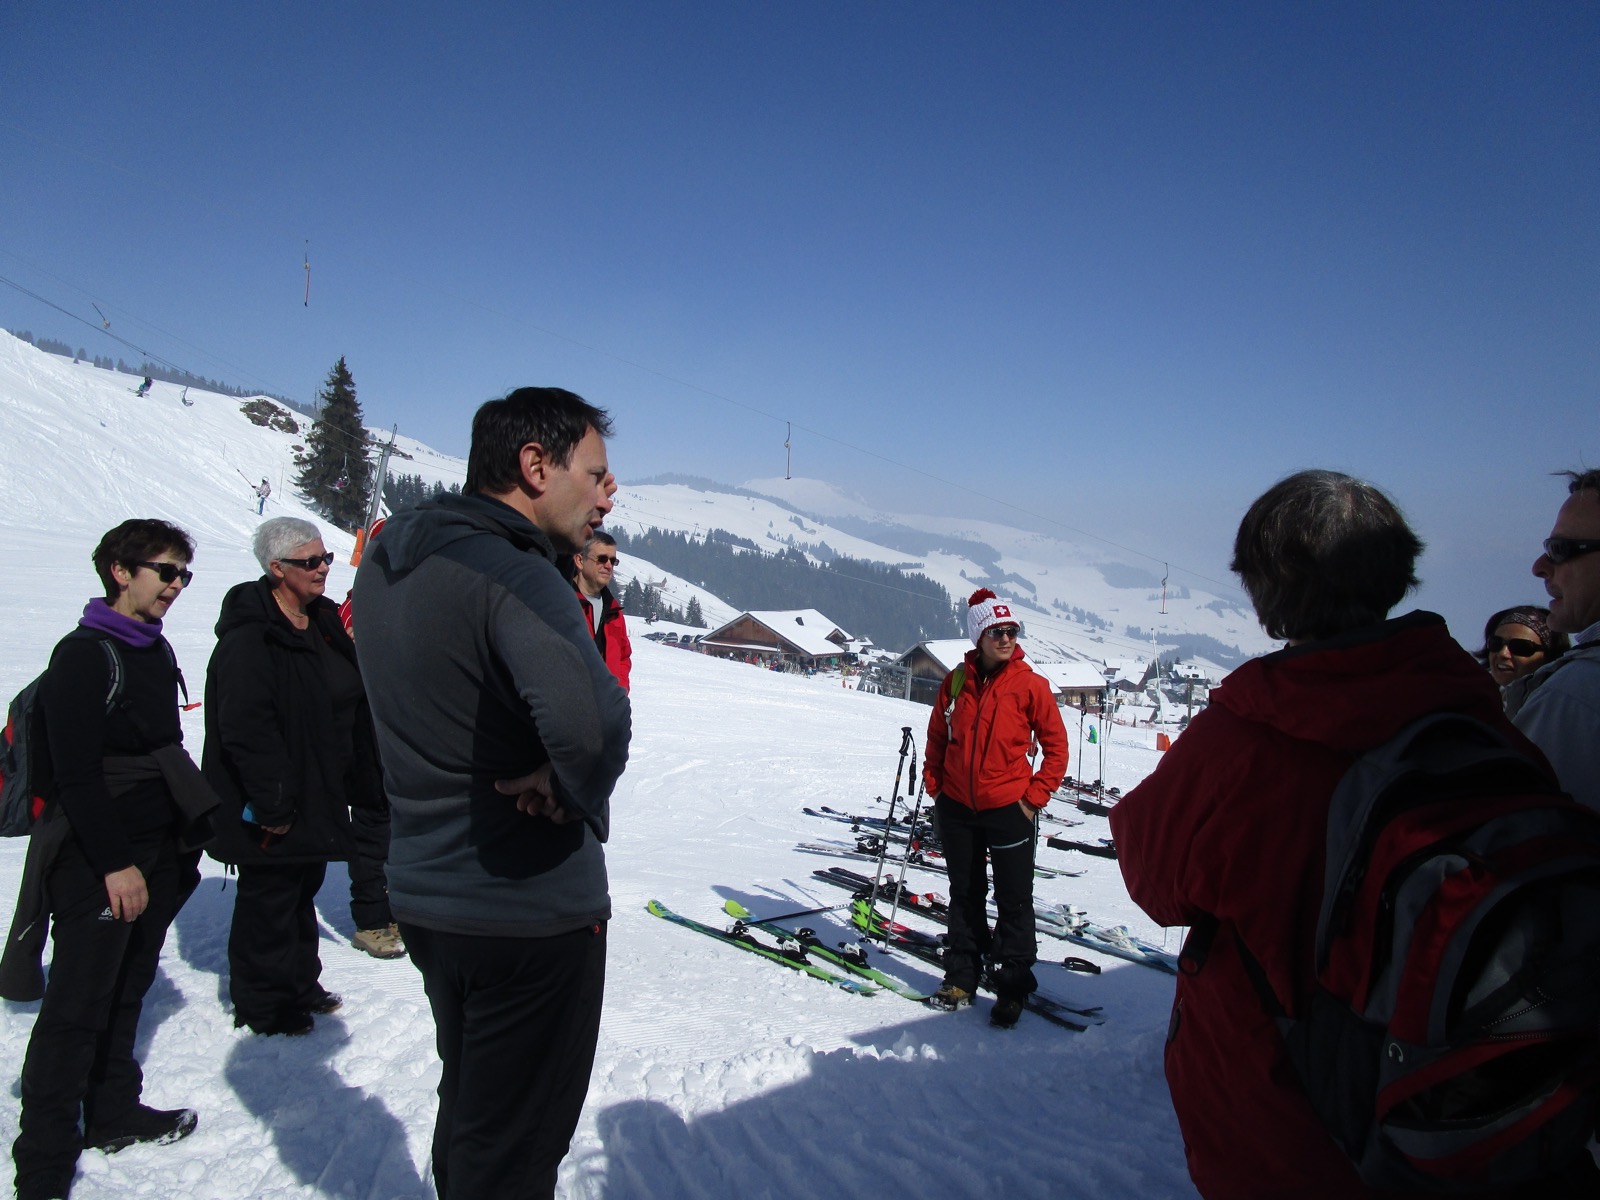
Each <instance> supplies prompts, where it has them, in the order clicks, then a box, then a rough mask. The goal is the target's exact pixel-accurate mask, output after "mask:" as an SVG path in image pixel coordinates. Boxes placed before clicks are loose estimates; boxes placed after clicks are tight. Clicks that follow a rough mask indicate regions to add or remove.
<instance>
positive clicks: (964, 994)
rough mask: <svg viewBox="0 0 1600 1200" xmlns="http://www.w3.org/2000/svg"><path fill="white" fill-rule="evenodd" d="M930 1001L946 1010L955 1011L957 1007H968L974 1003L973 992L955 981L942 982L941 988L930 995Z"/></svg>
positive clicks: (938, 1007) (934, 1005) (935, 1006)
mask: <svg viewBox="0 0 1600 1200" xmlns="http://www.w3.org/2000/svg"><path fill="white" fill-rule="evenodd" d="M928 1003H929V1004H931V1005H933V1007H934V1008H937V1009H941V1010H943V1011H944V1012H955V1011H956V1009H958V1008H966V1007H967V1006H968V1005H969V1004H971V1003H972V993H971V992H969V991H967V989H966V988H964V987H957V986H956V985H955V984H953V983H942V984H940V985H939V990H938V991H937V992H935V993H934V994H933V995H931V996H929V997H928Z"/></svg>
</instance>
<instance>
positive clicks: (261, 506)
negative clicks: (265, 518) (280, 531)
mask: <svg viewBox="0 0 1600 1200" xmlns="http://www.w3.org/2000/svg"><path fill="white" fill-rule="evenodd" d="M250 490H251V491H252V492H254V493H255V496H256V516H258V517H259V516H260V515H261V514H262V513H264V512H266V511H267V499H268V497H270V496H271V495H272V484H271V483H270V482H268V481H267V480H265V479H263V480H262V481H261V484H260V486H259V487H253V488H251V489H250Z"/></svg>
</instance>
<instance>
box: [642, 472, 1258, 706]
mask: <svg viewBox="0 0 1600 1200" xmlns="http://www.w3.org/2000/svg"><path fill="white" fill-rule="evenodd" d="M757 492H760V493H767V494H770V496H771V497H772V498H773V499H771V500H769V499H767V498H766V495H755V494H752V493H757ZM797 509H799V510H802V511H800V512H797V511H796V510H797ZM802 513H803V514H804V515H802ZM610 521H611V523H612V524H613V525H621V526H622V527H624V528H626V529H629V530H634V529H638V530H643V529H647V528H649V527H651V526H656V527H658V528H661V529H667V530H673V531H682V532H686V533H690V534H702V535H703V534H704V533H706V532H707V531H708V530H711V529H718V528H720V529H724V530H727V531H728V532H729V533H732V534H735V535H737V536H739V537H743V538H748V539H750V540H752V541H754V542H755V543H756V544H757V545H761V546H766V547H770V548H771V549H773V550H780V549H783V548H785V547H787V546H790V545H793V546H795V547H797V548H799V549H801V550H806V551H808V552H809V551H810V550H811V549H812V548H814V547H817V546H819V545H821V544H823V543H826V545H827V547H828V548H829V549H830V550H832V551H834V552H835V553H838V554H845V555H849V556H851V557H852V558H860V559H868V560H871V561H874V562H883V563H890V564H893V565H896V566H902V567H905V568H906V569H908V570H915V571H919V572H921V573H923V574H925V575H927V576H928V577H929V578H930V579H933V580H935V581H936V582H938V583H939V584H941V585H942V586H943V587H944V588H945V589H946V590H948V591H949V592H950V594H951V597H952V598H953V599H962V598H965V597H966V596H967V595H968V594H969V593H970V592H971V591H972V590H973V589H974V588H976V587H978V586H979V585H980V584H985V585H988V586H990V587H993V588H994V589H995V591H997V592H999V593H1000V594H1001V595H1003V596H1004V597H1006V598H1007V599H1009V600H1012V601H1014V602H1016V603H1019V604H1021V605H1023V606H1024V608H1025V610H1026V621H1027V630H1028V632H1027V638H1028V641H1027V643H1026V645H1027V647H1028V652H1029V654H1030V655H1032V656H1034V657H1036V658H1041V659H1050V660H1058V661H1072V660H1075V659H1086V660H1090V661H1094V662H1106V661H1109V660H1116V659H1125V658H1142V659H1145V660H1148V659H1150V658H1152V657H1154V655H1155V654H1156V653H1157V652H1162V651H1166V650H1169V649H1171V648H1172V647H1173V646H1175V645H1178V644H1179V642H1178V641H1177V640H1175V639H1179V638H1181V637H1182V636H1183V635H1185V634H1195V635H1203V636H1205V637H1209V638H1214V639H1215V640H1216V641H1217V642H1218V643H1221V644H1222V645H1224V646H1232V647H1236V648H1237V649H1238V650H1240V651H1241V652H1242V653H1241V654H1240V655H1237V656H1231V657H1229V658H1228V659H1227V660H1226V661H1224V659H1223V658H1221V657H1217V658H1213V659H1210V660H1208V661H1210V662H1212V663H1213V665H1214V666H1216V667H1217V669H1216V670H1214V671H1213V674H1214V675H1216V676H1220V675H1221V674H1222V673H1224V670H1225V669H1226V667H1228V666H1231V665H1236V664H1237V662H1238V661H1239V658H1240V657H1249V656H1252V655H1255V654H1260V653H1264V652H1266V651H1268V650H1271V649H1273V648H1274V647H1273V645H1272V643H1271V642H1269V641H1268V640H1267V639H1266V637H1265V635H1264V634H1263V633H1262V632H1261V628H1260V626H1259V625H1258V624H1257V622H1256V620H1255V616H1254V614H1253V613H1251V612H1250V611H1249V609H1248V606H1247V605H1246V604H1245V602H1244V600H1243V598H1242V596H1240V595H1238V594H1237V593H1232V592H1225V591H1224V589H1221V588H1219V589H1217V591H1218V593H1220V594H1212V593H1208V592H1202V591H1200V590H1199V589H1198V588H1193V587H1191V588H1189V589H1187V590H1186V589H1184V588H1181V587H1172V588H1170V589H1169V591H1168V595H1167V602H1166V608H1167V611H1166V613H1162V611H1161V578H1162V576H1161V568H1160V566H1159V564H1158V565H1157V566H1155V567H1154V568H1152V567H1151V565H1150V564H1149V563H1148V562H1145V561H1142V560H1139V559H1138V558H1136V557H1135V556H1131V555H1128V554H1125V553H1122V552H1118V551H1115V550H1111V549H1108V548H1106V547H1101V546H1090V545H1087V544H1076V543H1072V542H1067V541H1063V540H1061V539H1059V538H1053V537H1049V536H1047V535H1044V534H1039V533H1034V532H1031V531H1028V530H1023V529H1018V528H1014V527H1008V526H1004V525H997V524H994V523H990V522H979V521H969V520H961V519H957V518H948V517H929V516H910V515H902V514H888V513H879V512H876V511H875V510H872V509H871V508H870V507H869V506H867V505H866V504H865V503H864V502H862V501H859V500H855V499H853V498H851V497H848V496H845V495H844V494H842V493H840V492H838V491H837V489H834V488H832V487H830V486H829V485H827V484H824V483H820V482H818V481H816V480H806V479H794V480H783V479H777V480H756V481H753V482H751V483H748V484H746V485H745V487H744V488H743V489H737V490H736V489H733V488H722V487H720V486H718V485H712V484H702V483H695V484H691V483H646V484H634V485H628V486H625V487H623V488H622V489H621V490H620V491H619V492H618V493H617V510H616V512H615V513H613V515H612V517H611V518H610ZM813 557H815V555H813ZM1073 609H1079V610H1082V611H1083V612H1085V613H1090V614H1095V615H1096V616H1098V617H1099V618H1101V623H1086V622H1085V621H1083V620H1080V619H1078V618H1077V617H1075V616H1074V614H1073V613H1072V611H1071V610H1073ZM1129 626H1135V627H1138V628H1140V629H1142V630H1145V631H1155V633H1156V637H1155V640H1154V642H1152V641H1150V640H1148V638H1140V639H1134V638H1130V637H1129V636H1127V629H1128V627H1129ZM852 632H854V631H852ZM952 632H954V631H953V630H952ZM898 648H899V649H904V647H898ZM1185 657H1194V656H1193V655H1192V654H1186V655H1185Z"/></svg>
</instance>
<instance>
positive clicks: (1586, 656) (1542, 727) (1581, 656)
mask: <svg viewBox="0 0 1600 1200" xmlns="http://www.w3.org/2000/svg"><path fill="white" fill-rule="evenodd" d="M1572 642H1573V644H1572V649H1571V650H1568V651H1567V652H1566V653H1565V654H1563V655H1562V656H1561V657H1560V658H1558V659H1556V660H1555V662H1552V663H1546V664H1545V665H1544V666H1542V667H1540V668H1539V669H1538V670H1537V671H1535V672H1534V673H1533V674H1532V675H1530V676H1527V677H1526V680H1525V681H1524V680H1521V679H1519V680H1518V681H1517V683H1523V682H1526V683H1527V685H1528V686H1527V690H1526V692H1525V693H1524V695H1525V698H1524V699H1522V701H1521V703H1520V705H1518V706H1516V707H1515V709H1514V710H1513V706H1512V705H1511V704H1508V705H1507V709H1508V711H1511V717H1512V720H1514V721H1515V722H1516V725H1517V728H1518V729H1520V730H1522V732H1523V733H1525V734H1527V735H1528V740H1529V741H1531V742H1533V744H1534V745H1536V746H1538V747H1539V749H1541V750H1543V751H1544V756H1545V757H1546V758H1548V759H1549V760H1550V765H1551V766H1552V767H1554V768H1555V769H1556V777H1557V778H1558V779H1560V780H1561V786H1562V787H1564V788H1565V789H1566V790H1567V791H1568V792H1570V793H1571V794H1572V797H1573V799H1575V800H1577V801H1578V802H1579V803H1581V804H1587V805H1588V806H1589V807H1590V808H1593V809H1600V622H1596V623H1595V624H1593V625H1591V626H1589V628H1587V629H1585V630H1584V631H1583V632H1582V633H1579V634H1576V635H1574V637H1573V639H1572ZM1511 686H1512V687H1513V688H1514V687H1516V686H1517V684H1512V685H1511Z"/></svg>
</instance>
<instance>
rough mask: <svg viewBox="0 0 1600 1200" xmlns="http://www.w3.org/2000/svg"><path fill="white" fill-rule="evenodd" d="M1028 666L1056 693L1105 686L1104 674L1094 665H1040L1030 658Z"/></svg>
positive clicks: (1083, 663) (1072, 663) (1071, 663)
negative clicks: (1047, 682)
mask: <svg viewBox="0 0 1600 1200" xmlns="http://www.w3.org/2000/svg"><path fill="white" fill-rule="evenodd" d="M1028 665H1029V666H1031V667H1032V668H1033V669H1034V670H1035V671H1037V672H1039V674H1041V675H1043V676H1044V677H1045V678H1046V679H1048V680H1049V681H1050V686H1051V687H1053V688H1055V689H1056V691H1058V692H1064V691H1068V690H1069V689H1078V688H1103V687H1105V685H1106V677H1105V672H1104V671H1102V670H1101V669H1100V668H1099V667H1098V666H1096V665H1095V664H1094V663H1087V662H1070V663H1060V662H1056V663H1042V662H1035V661H1034V660H1033V659H1031V658H1030V659H1029V660H1028Z"/></svg>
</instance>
